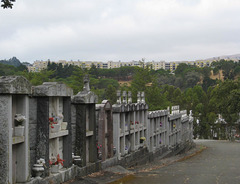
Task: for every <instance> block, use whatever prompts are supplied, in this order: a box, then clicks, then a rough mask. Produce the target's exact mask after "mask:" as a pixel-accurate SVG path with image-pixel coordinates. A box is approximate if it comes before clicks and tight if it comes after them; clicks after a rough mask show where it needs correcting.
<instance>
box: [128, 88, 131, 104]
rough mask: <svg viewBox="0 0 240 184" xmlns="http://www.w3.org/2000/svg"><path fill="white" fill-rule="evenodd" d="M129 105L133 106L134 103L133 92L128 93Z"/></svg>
mask: <svg viewBox="0 0 240 184" xmlns="http://www.w3.org/2000/svg"><path fill="white" fill-rule="evenodd" d="M128 103H129V104H131V103H132V92H131V91H128Z"/></svg>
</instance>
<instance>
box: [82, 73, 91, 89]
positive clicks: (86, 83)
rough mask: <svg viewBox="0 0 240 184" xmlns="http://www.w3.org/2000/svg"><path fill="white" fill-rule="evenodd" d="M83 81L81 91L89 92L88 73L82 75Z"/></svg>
mask: <svg viewBox="0 0 240 184" xmlns="http://www.w3.org/2000/svg"><path fill="white" fill-rule="evenodd" d="M83 83H84V86H83V91H85V92H89V91H90V87H89V76H88V75H85V76H84V78H83Z"/></svg>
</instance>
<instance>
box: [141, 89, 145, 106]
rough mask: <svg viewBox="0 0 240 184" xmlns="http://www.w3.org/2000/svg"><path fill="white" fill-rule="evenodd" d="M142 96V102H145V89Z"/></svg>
mask: <svg viewBox="0 0 240 184" xmlns="http://www.w3.org/2000/svg"><path fill="white" fill-rule="evenodd" d="M141 98H142V103H145V93H144V91H142V94H141Z"/></svg>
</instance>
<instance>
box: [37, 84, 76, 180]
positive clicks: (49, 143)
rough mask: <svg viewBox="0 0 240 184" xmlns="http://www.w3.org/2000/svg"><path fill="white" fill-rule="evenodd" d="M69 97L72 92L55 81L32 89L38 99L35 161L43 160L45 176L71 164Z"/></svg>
mask: <svg viewBox="0 0 240 184" xmlns="http://www.w3.org/2000/svg"><path fill="white" fill-rule="evenodd" d="M71 95H72V89H70V88H68V87H67V86H66V85H64V84H59V83H56V82H45V83H43V84H42V85H40V86H36V87H34V88H33V96H34V97H35V98H37V146H36V147H37V153H36V160H38V159H40V158H42V159H44V160H45V162H46V169H45V171H44V174H45V176H47V175H49V173H57V172H59V170H60V169H62V168H63V167H70V166H71V163H72V151H71V149H72V148H71V124H70V122H71Z"/></svg>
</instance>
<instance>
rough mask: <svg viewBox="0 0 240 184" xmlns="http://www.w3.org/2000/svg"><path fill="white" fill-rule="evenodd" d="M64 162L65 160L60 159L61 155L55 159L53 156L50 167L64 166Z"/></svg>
mask: <svg viewBox="0 0 240 184" xmlns="http://www.w3.org/2000/svg"><path fill="white" fill-rule="evenodd" d="M63 162H64V160H63V159H61V158H60V156H59V154H58V155H57V157H54V156H52V157H51V158H50V159H49V165H51V166H52V165H59V164H61V165H62V166H63Z"/></svg>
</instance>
